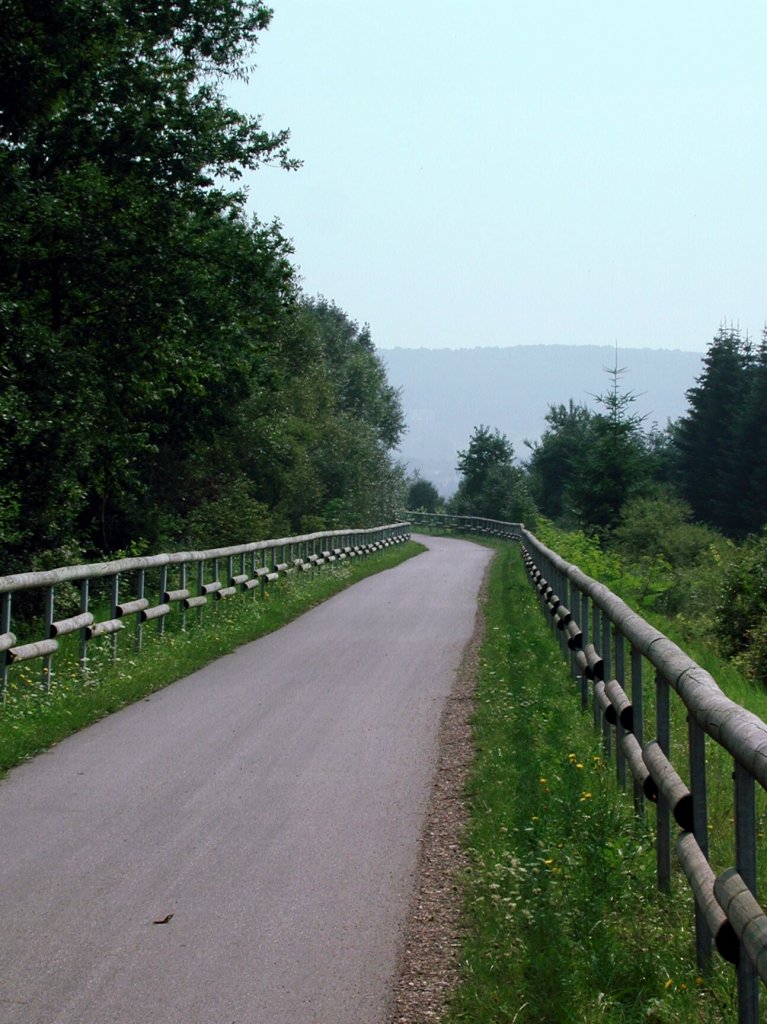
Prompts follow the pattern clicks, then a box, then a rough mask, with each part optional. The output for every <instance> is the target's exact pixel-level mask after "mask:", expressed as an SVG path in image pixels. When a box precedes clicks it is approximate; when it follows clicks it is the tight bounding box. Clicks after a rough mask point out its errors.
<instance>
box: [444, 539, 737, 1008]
mask: <svg viewBox="0 0 767 1024" xmlns="http://www.w3.org/2000/svg"><path fill="white" fill-rule="evenodd" d="M485 622H486V633H485V640H484V643H483V647H482V652H481V657H480V664H479V670H478V688H477V692H476V712H475V716H474V731H475V743H476V747H477V755H476V762H475V766H474V771H473V775H472V779H471V782H470V786H469V800H470V810H471V821H470V825H469V827H468V830H467V833H466V837H465V842H466V844H467V846H468V850H469V855H470V858H471V868H470V871H469V874H468V877H467V880H466V892H465V899H466V910H465V917H464V927H465V941H464V948H463V952H462V961H461V969H462V979H463V980H462V982H461V984H460V986H459V988H458V990H457V992H456V993H455V996H454V998H453V1000H452V1003H451V1006H450V1009H449V1012H448V1015H447V1018H446V1021H447V1022H449V1024H457V1022H459V1021H460V1022H469V1021H470V1022H471V1024H490V1022H493V1024H499V1022H509V1024H525V1022H527V1024H533V1022H535V1024H544V1022H546V1024H564V1022H567V1024H591V1022H597V1021H599V1022H639V1021H642V1022H654V1024H671V1022H675V1024H681V1022H688V1021H696V1022H702V1024H713V1022H720V1021H725V1020H732V1019H734V1017H735V1016H736V1011H735V1008H734V998H735V996H734V993H735V979H734V972H733V970H732V968H731V967H730V966H729V965H726V964H724V963H723V962H722V961H720V960H718V959H716V958H715V960H714V965H713V970H712V972H711V973H710V974H708V975H706V977H705V978H704V977H700V976H699V975H698V972H697V969H696V966H695V957H694V938H693V910H692V897H691V895H690V893H689V890H688V887H687V884H686V881H685V879H684V878H683V877H682V876H681V875H678V876H677V877H675V878H674V883H673V896H671V897H668V896H664V895H663V894H661V893H659V892H658V891H657V889H656V887H655V854H654V850H653V846H652V836H651V834H650V832H649V828H648V826H654V820H653V819H654V810H652V809H651V808H650V809H648V810H647V821H646V822H643V821H641V820H638V819H637V817H636V816H635V814H634V810H633V801H632V799H631V797H630V796H626V795H624V794H623V793H622V792H621V791H620V789H619V788H618V786H617V785H616V783H615V778H614V775H615V773H614V770H613V767H612V765H611V764H609V763H608V762H606V760H605V759H604V756H603V751H602V748H601V744H600V742H599V739H598V737H597V736H596V735H595V733H594V730H593V727H592V718H591V715H590V713H589V714H585V715H584V714H583V713H582V712H581V710H580V698H579V694H578V692H577V691H576V688H575V685H574V683H573V681H572V678H571V677H570V676H569V674H568V671H567V667H566V665H565V663H564V660H563V659H562V657H561V654H560V651H559V648H558V647H557V645H556V644H555V642H554V640H553V638H552V635H551V632H550V630H549V628H548V626H547V625H546V622H545V620H544V618H543V616H542V615H541V613H540V611H539V610H538V607H537V604H536V600H535V596H534V594H533V591H532V588H531V587H530V584H529V582H528V580H527V578H526V576H525V574H524V571H523V567H522V564H521V559H520V557H519V554H518V551H517V550H516V548H515V547H513V546H512V545H508V544H507V545H499V547H498V555H497V557H496V560H495V562H494V565H493V567H492V569H491V574H490V578H489V581H488V593H487V601H486V607H485Z"/></svg>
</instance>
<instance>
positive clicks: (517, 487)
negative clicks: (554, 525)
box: [451, 425, 534, 523]
mask: <svg viewBox="0 0 767 1024" xmlns="http://www.w3.org/2000/svg"><path fill="white" fill-rule="evenodd" d="M457 469H458V472H459V473H460V474H461V476H462V480H461V482H460V484H459V485H458V491H457V492H456V494H455V496H454V497H453V499H452V502H451V508H452V510H453V511H454V512H456V513H457V514H458V515H475V516H483V517H485V518H488V519H503V520H507V521H512V522H519V521H525V522H527V523H532V521H533V519H534V506H533V504H532V501H531V500H530V496H529V493H528V490H527V485H526V482H525V478H524V474H523V472H522V470H521V469H520V468H519V467H518V466H516V465H515V464H514V447H513V445H512V444H511V442H510V441H509V439H508V438H507V437H506V435H505V434H502V433H501V432H500V431H499V430H498V429H497V428H496V429H491V428H490V427H486V426H484V425H480V426H479V427H475V428H474V431H473V433H472V435H471V438H470V439H469V445H468V447H467V448H466V449H464V450H463V451H459V452H458V466H457Z"/></svg>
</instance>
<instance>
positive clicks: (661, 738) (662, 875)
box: [655, 672, 671, 893]
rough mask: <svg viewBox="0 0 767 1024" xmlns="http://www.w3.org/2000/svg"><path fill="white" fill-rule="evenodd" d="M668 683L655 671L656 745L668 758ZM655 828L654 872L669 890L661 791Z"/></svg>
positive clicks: (666, 816)
mask: <svg viewBox="0 0 767 1024" xmlns="http://www.w3.org/2000/svg"><path fill="white" fill-rule="evenodd" d="M669 690H670V688H669V685H668V682H667V680H666V679H665V677H664V676H663V675H662V674H661V673H660V672H656V673H655V721H656V735H657V737H658V746H659V747H660V749H661V750H662V751H663V753H664V754H665V755H666V757H668V758H669V759H670V755H671V707H670V693H669ZM656 825H657V830H656V835H655V853H656V872H657V883H658V888H659V889H660V890H661V892H666V893H670V892H671V812H670V810H669V806H668V801H667V800H666V798H665V797H664V795H663V793H662V792H659V793H658V811H657V821H656Z"/></svg>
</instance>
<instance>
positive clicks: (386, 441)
mask: <svg viewBox="0 0 767 1024" xmlns="http://www.w3.org/2000/svg"><path fill="white" fill-rule="evenodd" d="M3 13H4V14H5V15H6V17H5V18H4V19H3V20H4V29H5V30H4V32H3V36H2V39H0V58H2V59H0V186H1V187H0V423H1V424H2V426H3V430H2V431H0V479H1V480H2V483H0V529H1V530H2V545H1V546H0V558H1V559H2V562H3V565H4V568H5V570H6V571H8V570H10V569H12V568H15V567H24V566H26V564H27V563H28V561H29V558H30V556H31V555H32V553H33V552H35V551H37V550H51V549H55V548H56V547H58V546H60V545H61V544H67V543H70V541H71V540H72V538H75V537H76V538H77V539H78V540H79V541H80V542H81V543H82V545H83V546H84V547H85V548H87V549H89V550H90V551H94V552H95V551H98V550H101V551H110V550H114V549H115V548H121V547H125V546H126V545H127V544H129V543H130V542H131V540H132V539H133V538H135V537H138V536H141V537H144V538H146V540H147V541H148V542H149V543H150V544H152V545H154V546H158V545H165V544H174V543H184V544H186V543H188V542H189V541H190V540H192V539H200V538H202V537H206V538H209V539H211V540H212V539H213V537H214V536H215V535H216V534H219V535H218V536H216V540H217V541H218V542H220V541H221V536H222V535H223V534H226V535H227V536H231V531H232V530H233V529H234V528H235V525H236V524H237V523H239V524H240V526H241V527H242V528H246V529H247V530H248V531H250V530H252V529H253V528H254V525H253V524H256V523H258V522H260V521H264V518H265V515H266V513H265V511H264V508H263V506H266V507H267V508H268V510H269V517H270V519H271V521H272V522H275V523H284V524H286V525H290V526H291V527H292V528H297V526H298V524H299V523H300V522H301V520H302V519H303V518H304V517H306V516H307V515H313V514H319V513H320V511H321V509H322V508H323V507H324V506H325V505H327V504H328V503H330V502H341V503H342V504H343V505H344V507H345V509H347V510H348V512H349V514H350V515H351V517H352V519H353V520H354V522H361V521H362V520H365V519H367V520H368V521H369V520H370V519H371V518H377V516H378V514H379V512H380V509H381V507H382V506H383V505H386V504H393V503H394V500H395V498H394V497H392V498H391V500H390V499H389V496H388V493H387V494H385V495H384V496H383V498H382V492H384V491H387V492H388V490H389V489H391V488H392V487H394V486H395V483H396V479H397V474H396V472H395V469H394V465H393V463H392V460H391V458H390V454H389V453H390V450H391V448H392V447H393V446H394V445H395V444H396V442H397V440H398V439H399V436H400V434H401V431H402V429H403V422H402V410H401V406H400V402H399V395H398V394H397V392H396V391H395V390H394V389H392V388H391V387H390V386H389V385H388V383H387V381H386V375H385V371H384V368H383V365H382V363H381V362H380V360H379V359H378V357H377V356H376V354H375V351H374V348H373V345H372V341H371V337H370V332H369V330H368V329H367V328H363V329H360V328H359V327H358V326H357V325H356V324H355V323H354V322H353V321H351V320H350V319H349V318H348V317H346V316H345V314H344V313H343V312H342V311H341V310H339V309H337V307H335V306H333V305H332V304H329V303H327V302H325V300H322V299H320V300H310V299H302V298H301V296H300V294H299V289H298V285H297V279H296V274H295V271H294V269H293V267H292V265H291V262H290V256H291V247H290V245H289V243H288V242H287V241H286V240H285V239H284V238H283V237H282V235H281V233H280V231H279V228H278V227H277V226H276V225H274V224H272V225H265V224H262V223H260V222H259V221H258V220H257V219H255V218H254V219H252V220H249V219H248V218H247V217H246V215H245V206H244V200H245V197H244V194H243V193H242V192H241V191H240V190H239V189H238V188H237V187H236V183H237V179H238V178H239V177H240V176H241V174H242V171H243V170H244V169H253V168H257V167H258V166H259V165H261V164H263V163H269V164H277V165H280V166H282V167H283V168H286V169H290V168H292V167H295V166H296V161H294V160H293V159H292V158H291V157H290V156H289V154H288V150H287V140H288V133H287V132H285V131H278V132H274V133H273V132H269V131H267V130H266V129H265V128H264V127H263V125H262V123H261V120H260V119H259V118H257V117H250V116H247V115H244V114H241V113H239V112H238V111H236V110H233V109H232V108H231V107H230V106H229V105H228V103H227V101H226V98H225V93H224V91H223V85H224V81H225V78H226V77H227V76H236V77H240V78H242V77H245V76H246V74H247V72H248V70H249V63H250V61H251V59H252V54H253V50H254V47H255V45H256V43H257V40H258V36H259V34H260V33H261V32H262V31H263V30H264V29H266V27H267V26H268V24H269V20H270V17H271V11H270V10H269V8H268V7H266V6H264V5H262V4H260V3H254V2H247V0H199V2H196V3H194V4H189V3H181V4H176V5H160V6H159V7H158V5H157V4H146V3H124V2H122V0H120V2H114V3H106V4H104V3H101V2H99V3H96V2H95V0H62V2H61V3H58V4H54V5H50V4H49V5H45V4H42V5H41V4H30V3H27V2H26V0H6V2H5V4H4V10H3ZM350 466H351V468H349V467H350ZM241 539H242V537H237V540H241Z"/></svg>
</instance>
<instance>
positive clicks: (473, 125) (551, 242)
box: [232, 0, 767, 351]
mask: <svg viewBox="0 0 767 1024" xmlns="http://www.w3.org/2000/svg"><path fill="white" fill-rule="evenodd" d="M272 6H273V8H274V18H273V20H272V24H271V26H270V28H269V30H268V32H266V33H264V35H263V36H262V37H261V42H260V45H259V48H258V50H257V54H256V61H257V64H258V67H257V68H256V70H255V71H254V72H253V74H252V76H251V79H250V82H249V84H248V85H247V86H246V87H237V88H236V89H234V90H233V92H232V95H233V99H234V102H235V104H236V105H237V106H238V107H240V108H241V109H246V110H248V111H249V112H251V113H260V114H263V115H264V125H265V126H266V127H268V128H270V129H278V128H283V127H287V128H289V129H290V130H291V135H292V143H291V148H292V153H293V155H294V156H296V157H298V158H300V159H302V160H303V161H304V165H303V167H302V168H301V170H299V171H297V172H295V173H287V172H284V171H281V170H279V169H277V168H272V167H266V168H262V169H260V170H259V171H258V172H257V173H256V174H255V175H253V176H250V177H249V178H248V183H249V190H250V205H251V208H252V209H253V211H254V212H256V213H257V214H258V215H259V217H260V218H261V219H262V220H270V219H272V218H273V217H276V218H278V219H279V220H280V221H281V222H282V225H283V229H284V231H285V233H286V235H287V236H288V237H290V238H291V239H292V240H293V242H294V245H295V250H296V253H295V262H296V264H297V266H298V267H299V268H300V271H301V274H302V277H303V287H304V289H305V291H306V292H307V293H308V294H310V295H315V294H318V293H321V294H323V295H325V296H326V298H328V299H332V300H333V301H335V302H336V303H337V304H338V305H339V306H341V307H342V308H343V309H344V310H345V311H346V312H347V313H348V314H349V315H350V316H352V317H353V318H354V319H356V320H358V321H360V322H369V323H370V325H371V328H372V332H373V339H374V341H375V343H376V344H377V345H378V346H379V347H380V348H392V347H394V346H398V345H402V346H407V347H413V346H416V347H417V346H424V347H430V348H433V347H449V348H464V347H473V346H475V345H503V346H505V345H519V344H541V343H555V342H556V343H568V344H591V343H599V344H610V345H612V344H614V343H615V342H616V340H617V342H618V344H619V346H621V347H626V348H628V347H634V346H643V347H644V346H647V347H652V348H683V349H692V350H697V351H702V350H704V349H705V347H706V345H707V344H708V342H709V340H710V338H711V336H712V335H713V334H714V333H715V331H716V329H717V327H718V326H719V324H720V323H721V322H722V321H725V320H726V321H728V322H729V321H731V320H732V321H736V322H739V323H740V325H741V327H742V328H743V329H747V330H748V331H749V332H750V333H751V334H752V335H754V336H759V334H760V333H761V330H762V327H763V325H764V323H765V320H766V319H767V276H766V274H765V270H766V269H767V267H766V265H765V263H766V261H765V240H766V239H767V230H766V229H767V216H766V214H767V118H765V110H766V107H767V3H765V2H764V0H730V2H721V3H720V2H712V0H695V2H688V0H663V2H658V0H644V2H642V3H641V4H640V3H628V2H623V0H569V2H568V0H473V2H472V3H468V2H465V0H464V2H457V0H407V2H406V0H389V2H388V3H380V2H375V3H373V2H368V0H323V2H319V0H272Z"/></svg>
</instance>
